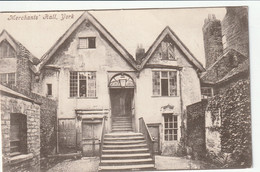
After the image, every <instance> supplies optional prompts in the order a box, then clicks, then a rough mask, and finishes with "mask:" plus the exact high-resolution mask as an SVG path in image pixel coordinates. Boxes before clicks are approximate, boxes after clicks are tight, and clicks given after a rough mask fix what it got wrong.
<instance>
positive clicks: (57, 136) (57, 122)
mask: <svg viewBox="0 0 260 172" xmlns="http://www.w3.org/2000/svg"><path fill="white" fill-rule="evenodd" d="M57 75H58V77H57V82H58V84H57V98H58V99H57V115H56V125H57V126H56V127H57V132H56V133H57V135H56V139H57V142H56V143H57V145H56V147H57V149H56V153H59V118H58V114H59V110H60V108H59V100H60V97H59V96H60V94H59V92H60V69H59V70H58V71H57Z"/></svg>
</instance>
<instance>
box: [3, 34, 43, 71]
mask: <svg viewBox="0 0 260 172" xmlns="http://www.w3.org/2000/svg"><path fill="white" fill-rule="evenodd" d="M3 40H6V41H7V42H8V43H9V44H10V45H11V46H12V47H13V49H14V50H15V51H16V52H18V51H21V50H23V51H24V52H25V53H26V55H27V58H28V59H29V61H30V62H31V65H30V68H31V70H32V71H33V72H34V73H35V72H36V67H35V66H34V65H36V64H38V63H39V62H40V61H39V59H38V58H36V57H35V56H34V55H32V54H31V53H30V51H29V50H28V49H27V48H25V47H24V46H23V45H22V44H21V43H20V42H19V41H17V40H15V39H14V38H13V37H12V36H11V35H10V34H9V33H8V32H7V31H6V30H3V31H2V32H1V33H0V42H2V41H3Z"/></svg>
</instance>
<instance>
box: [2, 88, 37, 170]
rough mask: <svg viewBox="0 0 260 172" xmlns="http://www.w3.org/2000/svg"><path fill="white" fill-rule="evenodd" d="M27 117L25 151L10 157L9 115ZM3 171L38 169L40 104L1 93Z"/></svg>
mask: <svg viewBox="0 0 260 172" xmlns="http://www.w3.org/2000/svg"><path fill="white" fill-rule="evenodd" d="M12 113H19V114H20V115H26V117H27V152H26V153H25V154H22V155H17V156H14V157H10V115H11V114H12ZM1 121H2V123H1V128H2V160H3V171H18V170H19V171H40V105H39V103H36V102H32V101H28V100H22V99H18V98H17V97H13V96H10V94H8V93H3V92H2V93H1Z"/></svg>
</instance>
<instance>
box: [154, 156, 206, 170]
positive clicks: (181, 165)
mask: <svg viewBox="0 0 260 172" xmlns="http://www.w3.org/2000/svg"><path fill="white" fill-rule="evenodd" d="M155 167H156V169H157V170H188V169H194V170H195V169H197V170H199V169H208V168H209V167H210V165H209V164H206V163H205V162H203V161H196V160H190V159H186V158H185V157H169V156H155Z"/></svg>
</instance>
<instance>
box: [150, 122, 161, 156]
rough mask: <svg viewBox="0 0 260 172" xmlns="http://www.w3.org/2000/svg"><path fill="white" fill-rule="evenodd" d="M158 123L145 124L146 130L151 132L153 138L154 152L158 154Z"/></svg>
mask: <svg viewBox="0 0 260 172" xmlns="http://www.w3.org/2000/svg"><path fill="white" fill-rule="evenodd" d="M159 125H160V124H147V126H148V130H149V132H150V133H151V135H152V137H153V138H154V140H155V142H154V145H153V146H154V153H155V154H160V153H161V152H160V132H159V131H160V130H159Z"/></svg>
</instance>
